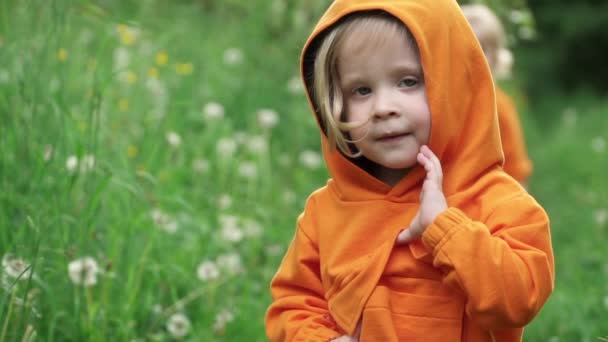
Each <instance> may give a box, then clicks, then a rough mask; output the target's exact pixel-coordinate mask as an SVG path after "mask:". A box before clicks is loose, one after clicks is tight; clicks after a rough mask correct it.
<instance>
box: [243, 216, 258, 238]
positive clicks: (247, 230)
mask: <svg viewBox="0 0 608 342" xmlns="http://www.w3.org/2000/svg"><path fill="white" fill-rule="evenodd" d="M262 232H263V229H262V225H261V224H259V223H258V222H257V221H255V220H251V219H248V220H245V221H244V222H243V233H244V234H245V236H248V237H253V238H256V237H259V236H260V235H262Z"/></svg>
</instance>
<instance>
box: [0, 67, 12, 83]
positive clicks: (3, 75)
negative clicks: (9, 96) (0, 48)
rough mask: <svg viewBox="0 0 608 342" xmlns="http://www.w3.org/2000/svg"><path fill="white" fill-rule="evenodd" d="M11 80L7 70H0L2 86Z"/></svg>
mask: <svg viewBox="0 0 608 342" xmlns="http://www.w3.org/2000/svg"><path fill="white" fill-rule="evenodd" d="M10 80H11V76H10V74H9V73H8V71H6V70H0V84H7V83H8V82H9V81H10Z"/></svg>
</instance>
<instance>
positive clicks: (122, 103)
mask: <svg viewBox="0 0 608 342" xmlns="http://www.w3.org/2000/svg"><path fill="white" fill-rule="evenodd" d="M118 110H120V111H121V112H126V111H127V110H129V100H127V99H120V100H119V101H118Z"/></svg>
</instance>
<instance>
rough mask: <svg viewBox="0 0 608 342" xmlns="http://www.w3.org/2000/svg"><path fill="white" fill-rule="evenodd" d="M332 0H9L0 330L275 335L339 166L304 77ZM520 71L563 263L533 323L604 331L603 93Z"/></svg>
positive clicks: (2, 112) (581, 336) (2, 69)
mask: <svg viewBox="0 0 608 342" xmlns="http://www.w3.org/2000/svg"><path fill="white" fill-rule="evenodd" d="M324 6H325V1H320V0H312V1H302V2H297V1H251V2H241V1H237V0H226V1H222V2H215V1H211V0H206V1H205V0H201V1H161V0H144V1H100V2H95V3H92V2H89V1H67V0H65V1H61V0H57V1H49V2H46V1H37V0H24V1H17V0H7V1H2V2H0V127H1V129H0V256H1V257H2V269H0V271H1V275H0V276H1V277H2V278H1V283H0V284H1V285H2V286H1V287H0V342H3V341H34V340H43V341H169V340H174V339H183V340H192V341H245V340H247V341H264V340H266V338H265V335H264V326H263V319H264V313H265V309H266V307H267V306H268V304H269V302H270V294H269V291H268V286H269V282H270V279H271V277H272V275H273V273H274V272H275V271H276V268H277V266H278V265H279V263H280V261H281V257H282V254H283V253H284V252H285V249H286V246H287V244H288V243H289V241H290V239H291V237H292V234H293V232H294V228H295V219H296V217H297V215H298V214H299V213H300V211H301V210H302V208H303V205H304V202H305V200H306V198H307V196H308V195H309V194H310V192H311V191H313V190H314V189H316V188H318V187H319V186H322V185H323V184H324V183H325V182H326V180H327V178H328V174H327V172H326V170H325V168H324V163H323V160H322V156H321V154H320V148H319V136H318V130H317V128H316V125H315V122H314V120H313V116H312V113H311V111H310V109H309V106H308V104H307V102H306V97H305V95H304V92H303V89H302V85H301V83H300V80H299V76H298V73H299V70H298V65H299V61H298V59H299V52H300V48H301V46H302V45H303V43H304V40H305V38H306V37H307V34H308V33H309V31H310V30H311V28H312V25H313V24H314V20H315V18H316V17H317V16H318V14H319V13H320V12H321V11H322V9H323V8H324ZM521 82H524V81H523V80H518V79H517V78H516V79H515V80H514V81H513V82H512V83H510V84H508V85H507V86H508V89H510V91H511V92H512V93H513V94H514V97H515V99H516V101H517V103H518V104H519V106H520V109H521V114H522V121H523V123H524V128H525V133H526V137H527V143H528V148H529V153H530V156H531V158H532V160H533V162H534V175H533V177H532V178H531V180H530V184H529V191H530V192H531V193H532V194H533V195H534V196H535V197H536V198H537V199H538V201H539V202H540V203H541V204H542V205H543V206H544V207H545V208H546V210H547V212H548V213H549V216H550V218H551V222H552V239H553V247H554V251H555V257H556V274H557V278H556V287H555V291H554V293H553V295H552V297H551V298H550V300H549V301H548V303H547V304H546V305H545V307H544V308H543V310H542V311H541V313H540V314H539V315H538V317H537V318H536V319H535V320H534V321H533V322H532V324H531V325H530V326H529V327H528V328H527V334H526V338H525V340H526V341H551V342H557V341H598V340H601V338H602V337H605V338H606V339H608V248H607V246H608V177H607V172H606V170H608V146H606V145H607V143H606V142H607V140H608V133H607V132H608V120H606V117H607V116H608V97H607V96H603V97H602V96H599V95H597V94H595V95H594V94H592V93H591V92H583V91H581V92H576V93H573V94H570V95H568V96H561V95H550V94H547V95H546V97H544V98H542V99H536V101H534V105H532V101H531V99H529V98H527V97H526V96H525V94H524V93H523V92H521V91H518V85H519V84H521Z"/></svg>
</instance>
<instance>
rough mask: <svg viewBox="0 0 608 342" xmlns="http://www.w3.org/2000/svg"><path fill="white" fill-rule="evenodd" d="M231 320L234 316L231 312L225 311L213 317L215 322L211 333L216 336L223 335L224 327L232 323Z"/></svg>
mask: <svg viewBox="0 0 608 342" xmlns="http://www.w3.org/2000/svg"><path fill="white" fill-rule="evenodd" d="M233 320H234V314H233V313H232V312H231V311H229V310H227V309H224V310H222V311H220V312H219V313H218V314H217V315H216V316H215V321H214V322H213V332H214V333H215V334H216V335H223V334H224V331H225V329H226V325H227V324H228V323H230V322H232V321H233Z"/></svg>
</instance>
